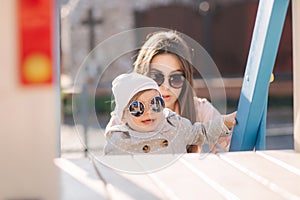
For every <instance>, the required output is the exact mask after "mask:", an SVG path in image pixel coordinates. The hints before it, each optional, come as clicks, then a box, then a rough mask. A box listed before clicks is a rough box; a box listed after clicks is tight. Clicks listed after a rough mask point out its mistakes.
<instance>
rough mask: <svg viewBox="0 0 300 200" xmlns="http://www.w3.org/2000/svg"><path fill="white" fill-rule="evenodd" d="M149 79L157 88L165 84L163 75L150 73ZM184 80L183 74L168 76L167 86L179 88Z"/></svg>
mask: <svg viewBox="0 0 300 200" xmlns="http://www.w3.org/2000/svg"><path fill="white" fill-rule="evenodd" d="M150 78H152V79H153V80H154V81H155V82H156V83H157V85H158V86H161V85H162V84H163V83H164V82H165V75H163V74H162V73H160V72H150ZM184 79H185V77H184V75H183V74H172V75H170V76H169V85H170V86H171V87H173V88H175V89H178V88H181V87H182V86H183V83H184Z"/></svg>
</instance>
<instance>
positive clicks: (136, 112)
mask: <svg viewBox="0 0 300 200" xmlns="http://www.w3.org/2000/svg"><path fill="white" fill-rule="evenodd" d="M164 107H165V101H164V100H163V99H162V98H161V97H154V98H152V99H151V100H150V104H149V108H150V109H151V110H152V111H154V112H161V111H162V110H163V109H164ZM128 109H129V112H130V114H131V115H132V116H134V117H140V116H142V115H143V114H144V112H145V105H144V104H143V103H142V102H140V101H133V102H131V103H130V105H129V108H128Z"/></svg>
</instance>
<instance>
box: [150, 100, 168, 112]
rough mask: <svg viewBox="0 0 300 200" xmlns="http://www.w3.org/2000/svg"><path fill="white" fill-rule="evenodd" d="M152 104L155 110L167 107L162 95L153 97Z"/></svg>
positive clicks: (158, 110) (159, 110)
mask: <svg viewBox="0 0 300 200" xmlns="http://www.w3.org/2000/svg"><path fill="white" fill-rule="evenodd" d="M150 106H151V109H152V110H153V111H154V112H161V111H162V110H163V109H164V107H165V101H164V100H163V99H162V98H161V97H154V98H153V99H151V102H150Z"/></svg>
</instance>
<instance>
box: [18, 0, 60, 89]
mask: <svg viewBox="0 0 300 200" xmlns="http://www.w3.org/2000/svg"><path fill="white" fill-rule="evenodd" d="M18 14H19V18H18V23H19V24H18V31H19V45H20V46H19V56H20V70H19V72H20V82H21V84H23V85H41V84H42V85H44V84H47V85H49V84H52V83H53V82H54V77H53V74H54V70H53V69H54V62H53V56H54V55H53V42H54V41H53V32H54V31H53V29H54V27H53V25H54V23H53V19H54V16H53V15H54V6H53V1H52V0H20V1H18Z"/></svg>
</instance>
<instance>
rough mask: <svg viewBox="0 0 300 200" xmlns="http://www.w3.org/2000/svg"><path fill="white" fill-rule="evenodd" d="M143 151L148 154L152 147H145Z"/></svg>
mask: <svg viewBox="0 0 300 200" xmlns="http://www.w3.org/2000/svg"><path fill="white" fill-rule="evenodd" d="M143 151H144V152H145V153H148V152H149V151H150V146H148V145H147V144H146V145H145V146H143Z"/></svg>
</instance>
